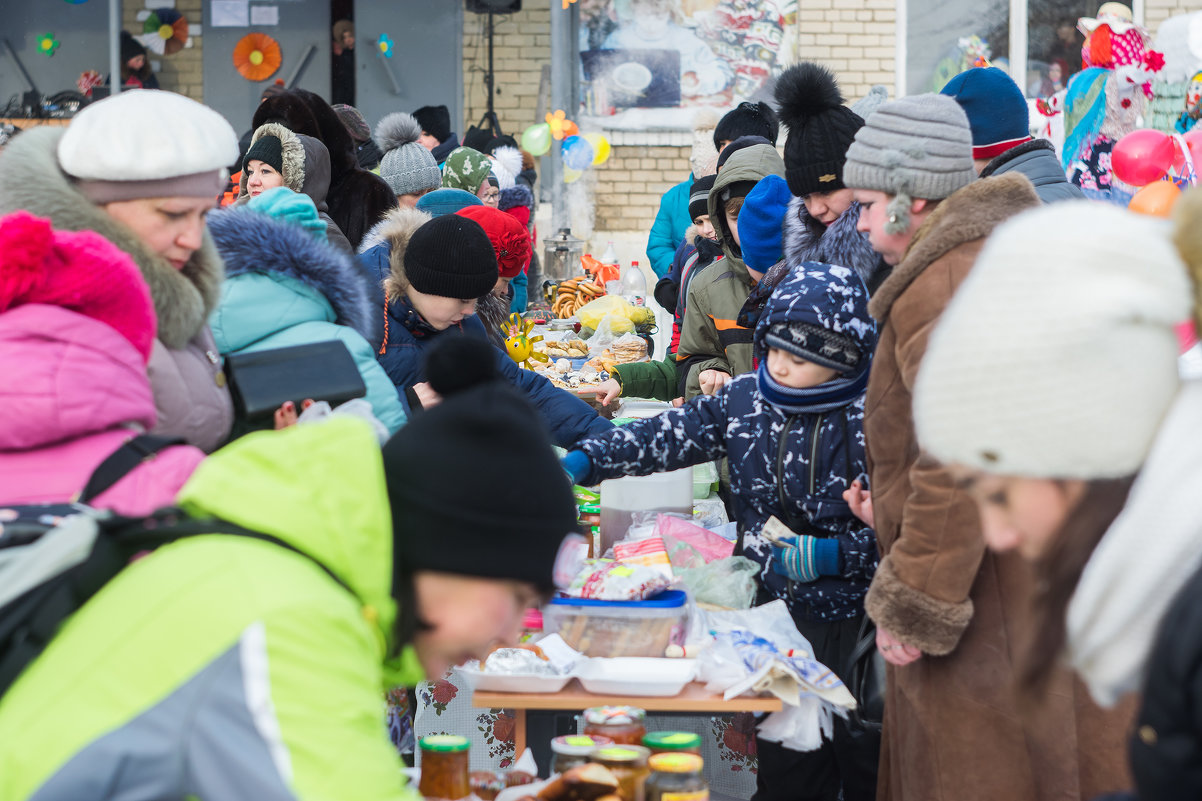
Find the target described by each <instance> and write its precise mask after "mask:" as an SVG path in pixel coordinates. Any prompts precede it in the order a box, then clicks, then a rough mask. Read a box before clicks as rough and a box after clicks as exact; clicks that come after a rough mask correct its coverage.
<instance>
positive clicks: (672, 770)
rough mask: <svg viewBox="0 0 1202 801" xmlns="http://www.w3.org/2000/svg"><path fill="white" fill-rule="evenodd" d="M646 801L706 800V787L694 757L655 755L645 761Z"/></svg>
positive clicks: (707, 794)
mask: <svg viewBox="0 0 1202 801" xmlns="http://www.w3.org/2000/svg"><path fill="white" fill-rule="evenodd" d="M648 766H649V767H650V768H651V775H650V776H648V777H647V785H646V796H647V797H646V801H709V797H710V791H709V785H707V784H706V783H705V778H704V777H703V776H702V775H701V769H702V768H703V767H704V763H702V761H701V757H699V756H697V755H696V754H686V753H674V754H656V755H655V756H653V757H651V759H650V760H648Z"/></svg>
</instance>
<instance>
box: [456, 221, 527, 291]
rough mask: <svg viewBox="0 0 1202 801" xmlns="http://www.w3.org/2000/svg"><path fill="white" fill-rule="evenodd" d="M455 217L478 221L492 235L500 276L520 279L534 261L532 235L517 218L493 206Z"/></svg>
mask: <svg viewBox="0 0 1202 801" xmlns="http://www.w3.org/2000/svg"><path fill="white" fill-rule="evenodd" d="M455 213H456V214H458V215H460V216H461V217H467V218H468V219H469V220H475V221H476V222H477V223H479V224H480V227H481V228H483V229H484V233H486V234H488V241H489V242H492V246H493V250H495V251H496V252H497V272H498V273H500V276H501V277H502V278H517V276H518V274H519V273H521V272H522V268H523V267H525V266H526V263H527V262H529V261H530V252H531V251H530V235H529V234H528V233H527V232H526V228H525V227H524V226H523V225H522V224H521V223H520V222H518V221H517V220H516V219H514V217H513V215H511V214H506V213H505V212H503V211H500V210H498V209H494V208H493V207H492V206H466V207H464V208H462V209H460V210H459V211H457V212H455Z"/></svg>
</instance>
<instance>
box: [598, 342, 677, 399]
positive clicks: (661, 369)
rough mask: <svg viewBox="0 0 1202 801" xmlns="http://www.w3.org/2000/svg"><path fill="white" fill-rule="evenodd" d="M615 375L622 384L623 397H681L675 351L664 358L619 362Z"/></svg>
mask: <svg viewBox="0 0 1202 801" xmlns="http://www.w3.org/2000/svg"><path fill="white" fill-rule="evenodd" d="M613 377H614V378H616V379H617V380H618V383H619V384H621V385H622V397H623V398H654V399H655V400H661V401H671V400H675V399H676V398H678V397H680V395H679V393H678V390H677V385H678V384H677V380H676V354H675V353H669V354H668V355H667V356H665V357H664V358H663V360H659V359H657V360H655V361H650V362H630V363H629V364H619V365H618V366H617V367H615V368H614V376H613Z"/></svg>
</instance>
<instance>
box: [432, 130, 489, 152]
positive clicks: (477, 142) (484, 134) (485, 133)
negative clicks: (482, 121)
mask: <svg viewBox="0 0 1202 801" xmlns="http://www.w3.org/2000/svg"><path fill="white" fill-rule="evenodd" d="M422 127H423V128H424V127H425V126H422ZM447 127H448V129H449V127H450V125H449V124H448V126H447ZM426 130H427V133H430V134H433V133H434V132H433V131H431V130H429V129H426ZM494 138H495V137H494V136H493V135H492V131H491V130H489V129H488V128H473V129H471V130H470V131H468V132H467V133H466V134H464V135H463V146H464V147H470V148H471V149H472V150H479V151H480V152H481V153H487V152H488V151H487V150H486V149H485V148H487V147H488V143H489V142H491V141H492V140H493V139H494Z"/></svg>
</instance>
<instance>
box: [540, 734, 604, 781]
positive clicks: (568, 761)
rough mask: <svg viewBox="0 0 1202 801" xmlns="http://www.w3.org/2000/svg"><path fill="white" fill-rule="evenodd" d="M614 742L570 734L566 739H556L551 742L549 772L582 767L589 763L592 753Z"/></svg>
mask: <svg viewBox="0 0 1202 801" xmlns="http://www.w3.org/2000/svg"><path fill="white" fill-rule="evenodd" d="M613 743H614V741H613V740H611V739H609V738H608V737H590V736H589V735H587V734H570V735H567V736H566V737H556V738H555V739H554V740H552V741H551V753H552V754H554V755H555V756H554V758H553V759H552V760H551V772H552V773H563V772H564V771H566V770H568V769H569V768H574V767H576V766H577V765H583V764H585V763H586V762H589V761H590V757H591V755H592V753H593V751H595V750H597V749H598V748H602V747H604V746H607V745H613Z"/></svg>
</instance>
